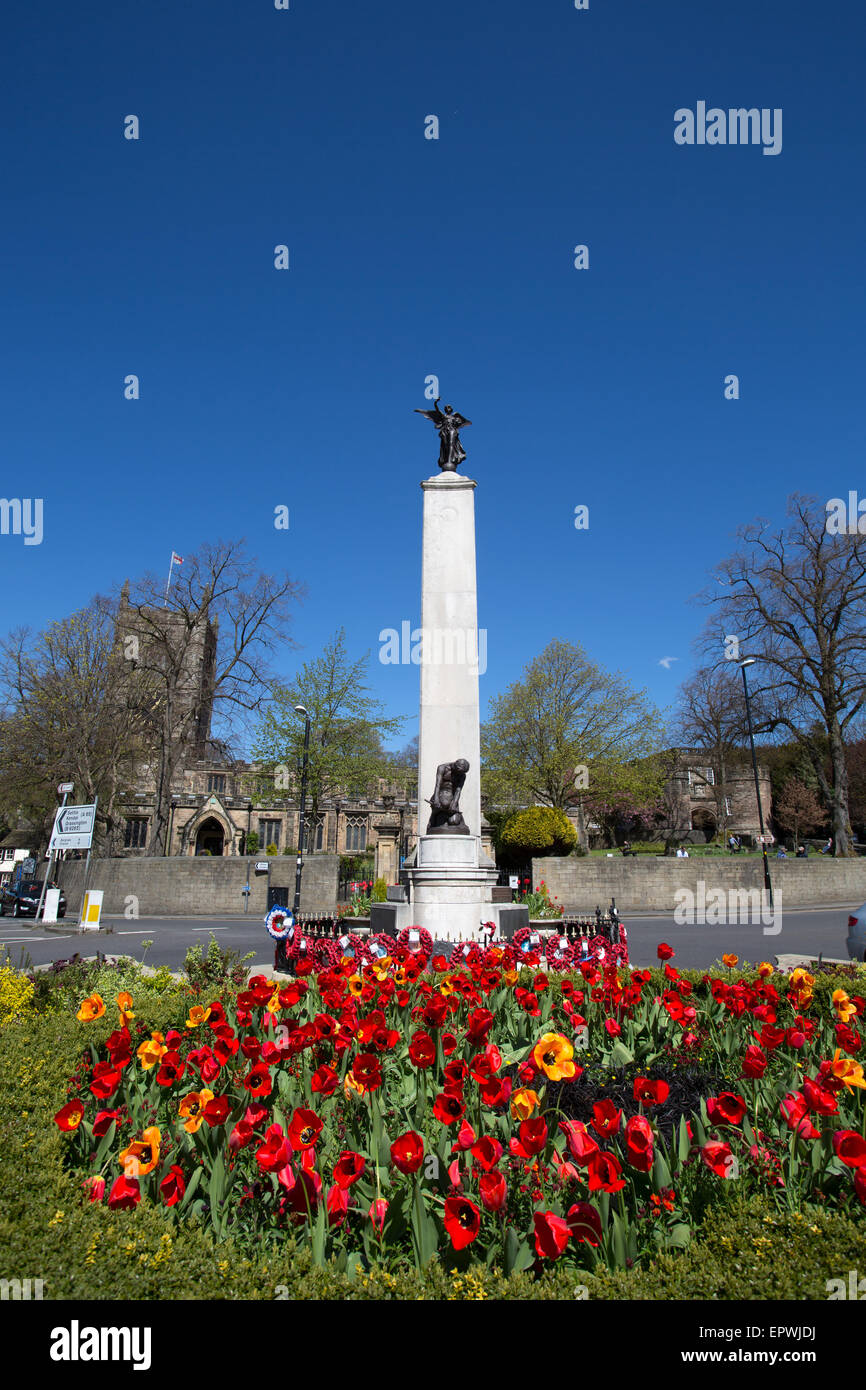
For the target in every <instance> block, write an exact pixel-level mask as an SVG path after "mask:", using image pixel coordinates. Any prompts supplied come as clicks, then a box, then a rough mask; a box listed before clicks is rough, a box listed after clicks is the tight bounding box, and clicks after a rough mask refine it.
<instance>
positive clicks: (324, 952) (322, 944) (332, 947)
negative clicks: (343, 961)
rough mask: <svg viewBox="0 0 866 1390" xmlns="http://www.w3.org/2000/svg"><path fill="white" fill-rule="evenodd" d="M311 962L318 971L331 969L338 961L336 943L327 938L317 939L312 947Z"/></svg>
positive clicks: (338, 955)
mask: <svg viewBox="0 0 866 1390" xmlns="http://www.w3.org/2000/svg"><path fill="white" fill-rule="evenodd" d="M313 960H314V962H315V964H316V968H317V969H318V970H331V969H333V967H334V966H335V965H337V964H338V963H339V960H340V951H339V949H338V947H337V943H336V941H331V940H330V938H329V937H327V936H320V937H317V939H316V941H315V943H314V945H313Z"/></svg>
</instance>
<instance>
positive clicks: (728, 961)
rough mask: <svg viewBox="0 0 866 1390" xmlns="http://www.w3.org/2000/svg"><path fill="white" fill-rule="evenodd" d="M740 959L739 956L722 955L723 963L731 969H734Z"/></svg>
mask: <svg viewBox="0 0 866 1390" xmlns="http://www.w3.org/2000/svg"><path fill="white" fill-rule="evenodd" d="M739 959H740V957H739V956H727V955H726V956H722V965H726V966H727V967H728V969H729V970H733V968H734V966H735V965H736V964H737V962H738V961H739Z"/></svg>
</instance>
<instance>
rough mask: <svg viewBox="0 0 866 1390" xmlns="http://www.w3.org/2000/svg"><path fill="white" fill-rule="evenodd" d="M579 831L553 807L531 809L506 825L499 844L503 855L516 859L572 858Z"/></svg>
mask: <svg viewBox="0 0 866 1390" xmlns="http://www.w3.org/2000/svg"><path fill="white" fill-rule="evenodd" d="M576 842H577V831H576V830H575V828H574V826H573V825H572V823H571V821H570V820H569V819H568V817H567V815H566V814H565V812H564V811H560V810H557V809H556V808H554V807H552V806H530V807H529V809H528V810H526V811H518V812H517V814H516V815H514V816H511V818H510V819H509V820H508V821H506V823H505V825H504V827H503V830H502V835H501V839H500V843H501V846H502V851H503V854H504V855H506V856H508V855H512V856H514V857H515V858H518V859H520V858H524V859H525V858H529V857H540V856H542V855H546V854H569V853H570V852H571V850H572V849H573V848H574V846H575V844H576Z"/></svg>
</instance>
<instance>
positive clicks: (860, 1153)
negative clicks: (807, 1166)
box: [833, 1129, 866, 1168]
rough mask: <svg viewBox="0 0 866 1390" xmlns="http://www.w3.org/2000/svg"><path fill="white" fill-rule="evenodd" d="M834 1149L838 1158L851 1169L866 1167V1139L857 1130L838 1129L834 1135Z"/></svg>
mask: <svg viewBox="0 0 866 1390" xmlns="http://www.w3.org/2000/svg"><path fill="white" fill-rule="evenodd" d="M833 1149H834V1151H835V1153H836V1157H837V1158H839V1159H841V1160H842V1162H843V1163H847V1164H848V1167H849V1168H862V1167H864V1166H866V1139H863V1138H862V1137H861V1135H859V1134H858V1133H857V1131H856V1129H837V1131H836V1133H835V1134H834V1135H833Z"/></svg>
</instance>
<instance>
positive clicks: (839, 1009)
mask: <svg viewBox="0 0 866 1390" xmlns="http://www.w3.org/2000/svg"><path fill="white" fill-rule="evenodd" d="M833 1008H834V1009H835V1010H836V1015H837V1017H838V1018H840V1019H841V1020H842V1022H843V1023H847V1022H848V1020H849V1018H853V1017H854V1016H855V1014H856V1013H857V1006H856V1004H852V1003H851V1000H850V997H849V996H848V995H847V994H846V993H845V991H844V989H837V990H834V991H833Z"/></svg>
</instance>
